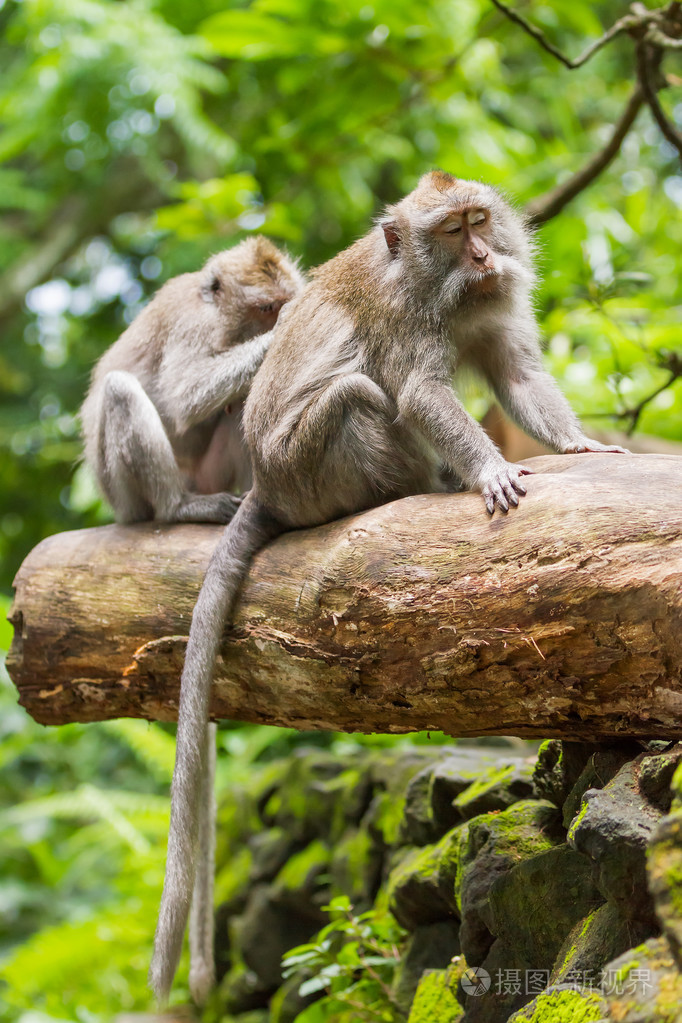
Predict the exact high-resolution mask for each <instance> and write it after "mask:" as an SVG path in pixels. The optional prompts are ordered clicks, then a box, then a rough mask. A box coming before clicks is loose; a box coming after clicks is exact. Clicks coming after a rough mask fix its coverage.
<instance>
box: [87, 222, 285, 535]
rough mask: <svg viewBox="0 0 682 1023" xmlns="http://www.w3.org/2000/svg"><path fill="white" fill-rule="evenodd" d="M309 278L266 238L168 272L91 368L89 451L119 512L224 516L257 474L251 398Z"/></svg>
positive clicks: (169, 518)
mask: <svg viewBox="0 0 682 1023" xmlns="http://www.w3.org/2000/svg"><path fill="white" fill-rule="evenodd" d="M302 287H303V278H302V276H301V274H300V273H299V271H298V269H297V267H296V266H295V264H294V263H292V262H291V260H289V259H288V258H287V256H285V255H284V254H283V253H282V252H280V251H279V250H278V249H277V248H276V247H275V246H274V245H273V244H272V242H271V241H269V239H267V238H264V237H255V238H249V239H247V240H246V241H243V242H241V243H240V244H239V245H236V246H235V247H234V248H232V249H227V250H226V251H224V252H220V253H218V254H217V255H216V256H213V257H212V258H211V259H209V261H208V262H207V263H206V265H205V266H204V268H203V269H202V270H200V271H199V272H197V273H187V274H182V275H180V276H179V277H174V278H172V279H171V280H169V281H168V282H167V283H166V284H164V285H163V287H162V288H160V290H159V291H158V292H157V293H156V295H155V296H154V298H153V299H152V300H151V302H150V303H149V304H148V305H147V306H146V307H145V308H144V309H143V310H142V312H141V313H140V314H139V315H138V316H137V317H136V318H135V320H134V321H133V322H132V324H131V325H130V326H129V327H128V329H127V330H126V331H124V333H123V334H122V335H121V337H120V338H119V339H118V341H116V342H115V343H114V344H113V345H112V346H111V348H109V350H108V351H107V352H105V354H104V355H103V356H102V358H101V359H100V360H99V362H98V363H97V365H96V367H95V369H94V372H93V374H92V381H91V385H90V389H89V391H88V395H87V397H86V399H85V402H84V403H83V408H82V410H81V419H82V424H83V435H84V439H85V458H86V461H87V462H88V463H89V464H90V466H91V467H92V469H93V470H94V472H95V475H96V477H97V480H98V482H99V484H100V487H101V489H102V491H103V492H104V494H105V495H106V497H107V498H108V500H109V502H110V503H111V505H112V507H113V509H114V513H115V515H116V519H117V520H118V521H119V522H139V521H143V520H145V519H157V520H159V521H162V522H227V521H228V520H229V519H230V518H231V517H232V515H233V514H234V512H235V510H236V508H237V506H238V504H239V501H238V499H235V498H234V497H233V496H232V493H227V492H226V491H233V490H235V489H237V490H240V491H244V490H246V489H247V488H248V487H249V485H250V483H251V467H250V462H249V456H248V452H247V451H246V448H245V445H244V443H243V439H242V432H241V414H242V408H243V401H244V398H245V397H246V394H247V391H248V389H249V386H250V384H251V381H252V379H253V377H254V375H255V373H256V371H257V369H258V368H259V366H260V364H261V362H262V361H263V357H264V355H265V352H266V351H267V347H268V344H269V342H270V339H271V334H269V333H267V332H268V331H270V330H271V328H272V327H273V326H274V325H275V322H276V321H277V316H278V314H279V311H280V309H281V308H282V306H283V305H284V304H285V303H286V302H288V301H289V300H290V299H291V298H293V297H294V295H295V294H296V293H297V292H298V291H300V289H301V288H302Z"/></svg>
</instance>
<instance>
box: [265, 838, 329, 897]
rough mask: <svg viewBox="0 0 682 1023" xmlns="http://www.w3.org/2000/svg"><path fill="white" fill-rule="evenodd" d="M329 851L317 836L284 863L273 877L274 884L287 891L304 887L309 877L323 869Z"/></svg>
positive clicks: (326, 863) (327, 860) (326, 862)
mask: <svg viewBox="0 0 682 1023" xmlns="http://www.w3.org/2000/svg"><path fill="white" fill-rule="evenodd" d="M329 860H330V852H329V849H328V848H327V846H326V845H325V844H324V842H322V841H321V840H320V839H319V838H318V839H316V840H315V841H314V842H311V843H310V845H307V846H306V847H305V849H303V850H302V851H301V852H300V853H296V855H295V856H292V857H291V859H290V860H287V862H286V863H285V864H284V866H283V867H282V869H281V870H280V872H279V874H278V875H277V877H276V878H275V882H274V883H275V885H276V886H277V887H278V888H283V889H286V890H288V891H298V890H300V889H301V888H305V887H306V885H307V884H309V883H310V881H311V879H312V878H314V877H315V876H316V875H317V874H319V873H320V872H321V871H322V870H325V869H326V868H327V866H328V864H329Z"/></svg>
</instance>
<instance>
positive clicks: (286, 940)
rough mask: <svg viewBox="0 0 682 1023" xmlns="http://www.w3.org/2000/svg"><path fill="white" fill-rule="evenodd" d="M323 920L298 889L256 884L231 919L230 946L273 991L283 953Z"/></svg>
mask: <svg viewBox="0 0 682 1023" xmlns="http://www.w3.org/2000/svg"><path fill="white" fill-rule="evenodd" d="M285 869H286V868H285ZM305 876H306V878H307V877H308V875H307V874H306V875H305ZM325 922H326V917H325V915H324V913H322V912H321V910H320V909H319V906H318V905H316V904H315V902H314V901H313V900H312V898H311V896H310V895H306V894H304V893H303V892H302V890H301V889H294V888H288V887H286V885H285V884H282V885H281V886H279V887H275V886H274V885H259V886H256V887H255V888H253V889H252V890H251V892H250V893H249V900H248V902H247V904H246V908H245V910H244V912H243V913H242V915H241V916H240V917H238V918H236V919H235V920H234V921H233V922H232V927H231V932H230V933H231V937H232V944H233V949H234V952H235V955H236V956H237V957H239V958H240V959H241V960H242V961H243V963H244V964H245V966H246V967H247V969H248V970H249V971H250V972H251V973H252V974H254V975H255V976H256V977H257V979H258V983H259V985H260V986H261V987H262V988H264V989H265V990H267V991H269V992H270V993H272V992H274V991H275V989H276V988H277V987H279V985H280V984H281V981H282V969H281V964H282V956H283V955H284V953H285V952H288V951H289V949H290V948H293V947H294V946H295V945H302V944H304V943H305V942H307V941H309V940H310V938H311V937H312V935H313V934H315V933H316V932H317V931H318V930H319V929H320V927H321V926H322V925H323V924H324V923H325ZM249 1008H250V1006H249Z"/></svg>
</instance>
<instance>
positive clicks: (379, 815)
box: [373, 792, 405, 847]
mask: <svg viewBox="0 0 682 1023" xmlns="http://www.w3.org/2000/svg"><path fill="white" fill-rule="evenodd" d="M404 810H405V796H404V795H402V796H396V795H395V793H393V792H382V793H381V795H380V796H379V798H378V800H377V804H376V809H375V813H374V820H373V824H374V827H375V828H376V829H377V831H378V832H379V833H380V834H381V837H382V839H383V842H384V845H386V846H388V847H390V846H393V845H396V844H397V842H398V835H399V833H400V825H401V823H402V819H403V811H404Z"/></svg>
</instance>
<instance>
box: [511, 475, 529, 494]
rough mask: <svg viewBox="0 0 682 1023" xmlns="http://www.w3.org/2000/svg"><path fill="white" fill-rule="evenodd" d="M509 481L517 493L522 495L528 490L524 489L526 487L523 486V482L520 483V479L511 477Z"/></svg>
mask: <svg viewBox="0 0 682 1023" xmlns="http://www.w3.org/2000/svg"><path fill="white" fill-rule="evenodd" d="M511 482H512V486H513V488H514V490H515V491H516V493H517V494H521V496H522V497H523V496H524V495H525V494H527V493H528V491H527V490H526V488H525V487H524V485H523V483H521V481H520V480H514V479H513V480H512V481H511Z"/></svg>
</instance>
